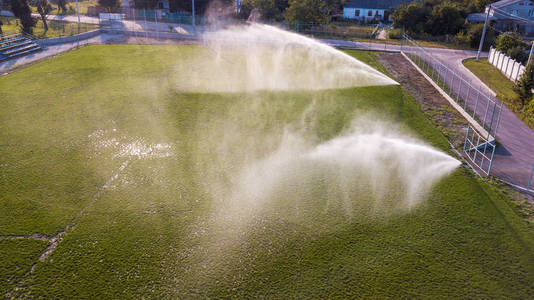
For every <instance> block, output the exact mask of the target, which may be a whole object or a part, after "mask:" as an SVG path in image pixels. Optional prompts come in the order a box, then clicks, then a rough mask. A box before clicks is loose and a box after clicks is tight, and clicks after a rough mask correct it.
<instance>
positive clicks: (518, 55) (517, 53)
mask: <svg viewBox="0 0 534 300" xmlns="http://www.w3.org/2000/svg"><path fill="white" fill-rule="evenodd" d="M506 55H507V56H508V57H511V58H512V59H515V60H517V61H518V62H520V63H523V64H524V63H526V62H527V60H528V54H527V50H526V49H525V48H524V47H522V46H516V47H513V48H510V49H509V50H508V51H507V52H506Z"/></svg>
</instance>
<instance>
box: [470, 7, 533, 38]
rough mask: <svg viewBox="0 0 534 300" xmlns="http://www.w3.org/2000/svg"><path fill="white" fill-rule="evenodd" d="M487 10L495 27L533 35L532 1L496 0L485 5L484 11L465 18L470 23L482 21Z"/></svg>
mask: <svg viewBox="0 0 534 300" xmlns="http://www.w3.org/2000/svg"><path fill="white" fill-rule="evenodd" d="M490 7H491V8H490ZM488 12H489V20H490V21H491V23H492V24H493V26H494V27H495V28H496V29H498V30H500V31H516V32H519V33H521V34H523V35H530V36H532V35H534V2H533V1H528V0H501V1H497V2H495V3H492V4H491V5H488V6H486V11H485V13H479V14H471V15H469V16H468V18H467V20H468V21H469V22H472V23H483V22H484V21H485V19H486V14H487V13H488Z"/></svg>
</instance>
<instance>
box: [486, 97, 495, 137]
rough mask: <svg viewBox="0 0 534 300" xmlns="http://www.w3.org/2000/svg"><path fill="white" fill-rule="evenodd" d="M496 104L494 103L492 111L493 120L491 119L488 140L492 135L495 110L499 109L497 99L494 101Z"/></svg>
mask: <svg viewBox="0 0 534 300" xmlns="http://www.w3.org/2000/svg"><path fill="white" fill-rule="evenodd" d="M494 103H495V104H494V105H493V112H492V113H491V121H490V126H489V129H488V138H487V139H488V140H489V136H490V135H491V127H493V120H494V119H495V110H496V109H497V101H495V102H494Z"/></svg>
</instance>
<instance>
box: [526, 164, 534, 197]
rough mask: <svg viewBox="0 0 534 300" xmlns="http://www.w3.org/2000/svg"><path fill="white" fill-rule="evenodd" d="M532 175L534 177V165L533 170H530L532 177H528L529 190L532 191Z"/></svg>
mask: <svg viewBox="0 0 534 300" xmlns="http://www.w3.org/2000/svg"><path fill="white" fill-rule="evenodd" d="M532 177H534V167H532V171H531V172H530V178H529V179H528V185H527V190H529V191H530V186H531V185H532Z"/></svg>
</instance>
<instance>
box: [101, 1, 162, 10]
mask: <svg viewBox="0 0 534 300" xmlns="http://www.w3.org/2000/svg"><path fill="white" fill-rule="evenodd" d="M156 3H157V2H156ZM98 5H100V6H102V7H104V8H105V9H107V11H108V12H114V11H116V10H117V9H118V8H119V7H120V6H121V0H98ZM155 5H156V4H154V6H155Z"/></svg>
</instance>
